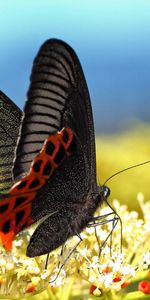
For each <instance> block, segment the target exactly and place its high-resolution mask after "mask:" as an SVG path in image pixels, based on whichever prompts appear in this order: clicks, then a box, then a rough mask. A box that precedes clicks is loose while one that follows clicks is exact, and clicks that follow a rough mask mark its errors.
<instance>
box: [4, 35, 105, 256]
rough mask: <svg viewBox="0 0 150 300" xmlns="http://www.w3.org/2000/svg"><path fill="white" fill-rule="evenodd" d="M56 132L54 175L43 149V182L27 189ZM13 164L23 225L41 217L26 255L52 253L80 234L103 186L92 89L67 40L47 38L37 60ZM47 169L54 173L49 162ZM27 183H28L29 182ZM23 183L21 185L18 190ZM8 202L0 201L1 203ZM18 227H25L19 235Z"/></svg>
mask: <svg viewBox="0 0 150 300" xmlns="http://www.w3.org/2000/svg"><path fill="white" fill-rule="evenodd" d="M63 128H64V129H67V128H68V129H69V130H70V132H69V139H68V141H70V142H71V144H70V145H69V146H68V147H70V148H65V146H64V141H63V135H60V136H61V140H60V139H59V137H60V136H58V132H61V133H62V130H63ZM55 136H57V139H56V140H55V141H54V142H56V144H57V145H58V143H60V145H61V146H59V147H58V149H59V150H60V149H61V150H60V153H59V155H58V156H57V160H56V159H55V158H56V156H55V155H54V156H55V157H52V159H51V167H52V168H53V169H54V170H55V172H52V173H53V176H51V175H50V174H51V173H49V175H48V176H47V174H44V173H43V172H44V168H45V166H46V165H45V164H46V163H47V159H46V157H47V156H46V155H47V153H45V152H44V155H43V154H42V157H41V160H42V163H41V165H42V167H41V169H40V172H39V177H38V174H36V179H39V182H40V184H41V185H40V186H39V187H38V185H37V186H34V187H33V189H32V190H30V192H29V189H28V188H29V187H30V184H32V183H31V182H29V181H30V180H31V181H32V182H33V180H34V179H35V178H34V176H35V171H36V170H37V169H39V168H40V167H39V165H40V162H39V161H40V158H39V157H38V156H39V155H41V154H39V153H40V151H41V149H46V148H42V147H45V146H43V145H45V144H44V143H47V142H45V141H46V140H47V138H48V137H49V138H50V139H53V137H55ZM16 140H17V138H16ZM57 145H56V148H57ZM62 148H63V150H62ZM51 150H52V148H51V147H50V151H51ZM68 150H69V151H68ZM42 151H43V150H42ZM42 153H43V152H42ZM53 154H54V153H53ZM62 157H63V159H61V158H62ZM12 167H13V168H12V173H13V178H12V181H13V182H14V183H15V185H14V186H13V187H12V189H11V190H10V194H11V195H12V197H13V191H14V193H16V192H17V193H18V192H19V196H20V195H21V190H22V195H28V197H30V199H29V198H28V199H27V202H26V205H25V206H24V210H25V211H26V213H27V211H28V218H27V223H26V224H22V225H29V223H30V222H31V223H33V222H36V221H39V220H41V223H40V225H39V226H38V227H37V228H36V230H35V231H34V233H33V235H32V237H31V240H30V242H29V245H28V247H27V255H28V256H31V257H33V256H38V255H42V254H45V253H48V252H50V251H52V250H53V249H56V248H57V247H58V246H60V245H62V244H63V243H64V242H65V241H66V240H67V239H68V237H70V236H73V235H76V234H79V233H80V232H81V231H82V230H83V228H85V227H86V226H87V225H88V223H89V222H90V221H91V220H92V218H93V215H94V212H95V211H96V209H97V207H98V205H100V204H101V203H102V201H103V196H104V190H103V188H102V191H101V192H100V193H99V190H98V187H97V183H96V156H95V136H94V125H93V116H92V108H91V102H90V97H89V93H88V88H87V85H86V81H85V78H84V74H83V71H82V68H81V65H80V62H79V60H78V57H77V56H76V54H75V52H74V50H73V49H72V48H71V47H70V46H69V45H67V44H66V43H64V42H63V41H60V40H56V39H51V40H48V41H47V42H45V43H44V44H43V45H42V47H41V48H40V50H39V52H38V54H37V57H36V59H35V61H34V64H33V69H32V75H31V83H30V87H29V91H28V100H27V102H26V105H25V108H24V114H23V118H22V121H21V125H20V130H19V136H18V140H17V146H16V148H15V157H14V162H13V164H12ZM51 167H50V168H51ZM46 170H47V171H45V172H48V170H49V172H50V169H49V167H48V166H47V168H46ZM37 173H38V172H37ZM32 176H33V177H32ZM33 178H34V179H33ZM24 181H27V182H28V183H26V184H27V186H25V183H24ZM19 182H20V183H19ZM19 184H21V186H23V187H22V188H21V189H20V190H18V187H19ZM27 190H28V191H27ZM28 192H29V193H28ZM32 193H33V195H34V196H33V197H32ZM11 195H10V196H11ZM14 197H15V196H14ZM8 198H9V197H8ZM31 198H32V199H31ZM12 202H13V201H12ZM4 203H5V202H4V200H3V199H1V200H0V204H1V205H3V204H4ZM1 205H0V207H1ZM28 208H30V209H29V210H28ZM14 215H15V211H14V208H13V209H12V211H11V213H10V212H9V214H7V216H8V217H9V220H10V222H14V221H13V218H14ZM3 216H4V214H3ZM4 218H5V217H4ZM42 218H44V221H42V220H43V219H42ZM1 220H2V219H1ZM1 220H0V229H1V232H2V235H3V233H4V232H3V228H2V225H3V221H1ZM13 224H14V223H13ZM13 226H14V225H13ZM19 226H20V225H19ZM20 230H21V227H19V230H18V229H17V231H16V232H15V234H16V233H17V232H18V231H20Z"/></svg>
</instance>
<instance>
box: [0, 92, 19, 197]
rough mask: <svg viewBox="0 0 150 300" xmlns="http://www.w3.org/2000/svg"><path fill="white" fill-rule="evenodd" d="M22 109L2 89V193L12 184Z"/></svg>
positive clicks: (0, 151)
mask: <svg viewBox="0 0 150 300" xmlns="http://www.w3.org/2000/svg"><path fill="white" fill-rule="evenodd" d="M21 116H22V112H21V110H20V109H19V108H18V107H17V105H15V104H14V103H13V102H12V101H11V100H10V99H9V98H8V97H7V96H6V95H5V94H4V93H3V92H2V91H0V193H5V192H7V191H8V189H9V188H10V187H11V185H12V166H13V159H14V150H15V146H16V141H17V138H18V133H19V126H20V123H21Z"/></svg>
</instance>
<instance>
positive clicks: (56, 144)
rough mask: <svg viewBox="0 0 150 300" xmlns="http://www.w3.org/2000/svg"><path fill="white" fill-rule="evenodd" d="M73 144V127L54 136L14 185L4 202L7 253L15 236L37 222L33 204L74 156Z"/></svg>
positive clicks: (1, 231) (0, 209)
mask: <svg viewBox="0 0 150 300" xmlns="http://www.w3.org/2000/svg"><path fill="white" fill-rule="evenodd" d="M73 141H74V135H73V132H72V130H71V129H70V128H63V129H62V130H61V131H60V132H57V133H56V134H54V135H50V136H49V137H48V138H47V139H46V140H45V142H44V145H43V147H42V149H41V151H40V153H39V154H38V155H37V156H36V157H35V158H34V160H33V162H32V164H31V167H30V170H29V173H28V174H27V175H26V176H25V177H23V178H22V179H21V180H20V181H19V182H17V183H15V184H14V185H13V186H12V188H11V189H10V191H9V195H8V198H6V199H2V200H1V201H0V217H1V218H0V237H1V240H2V244H3V246H5V248H6V249H7V250H11V247H12V240H13V238H14V236H15V235H16V234H17V233H18V232H20V231H21V230H23V229H24V228H25V227H27V226H29V225H31V224H32V223H34V220H33V218H32V217H31V214H32V202H33V200H34V199H35V197H36V196H38V195H37V192H38V191H39V189H40V188H42V187H43V185H44V184H45V183H46V181H47V179H48V178H50V177H51V176H52V175H53V174H54V171H55V170H56V169H57V168H58V167H59V165H60V164H61V163H62V162H63V160H64V159H65V157H66V156H69V155H71V153H72V152H71V151H72V143H73Z"/></svg>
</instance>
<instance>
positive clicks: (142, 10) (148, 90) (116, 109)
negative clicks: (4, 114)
mask: <svg viewBox="0 0 150 300" xmlns="http://www.w3.org/2000/svg"><path fill="white" fill-rule="evenodd" d="M51 37H56V38H61V39H63V40H65V41H66V42H68V43H69V44H70V45H71V46H72V47H73V48H74V49H75V51H76V52H77V54H78V56H79V58H80V61H81V63H82V66H83V69H84V71H85V75H86V79H87V82H88V86H89V90H90V94H91V99H92V106H93V111H94V119H95V124H96V129H97V131H101V132H106V131H108V132H109V131H112V130H113V131H117V130H118V129H120V128H122V127H123V126H127V123H128V122H130V121H131V120H133V119H141V120H146V121H149V120H150V1H149V0H118V1H117V0H116V1H115V0H82V1H81V0H80V1H79V0H76V1H73V0H72V1H71V0H70V1H69V0H62V1H61V0H13V1H12V0H5V1H4V0H0V39H1V50H0V54H1V55H0V89H1V90H3V91H4V92H5V93H6V94H7V95H8V96H9V97H10V98H12V100H14V101H15V102H16V103H17V104H18V106H19V107H21V108H22V107H23V105H24V101H25V99H26V92H27V89H28V85H29V76H30V72H31V67H32V61H33V59H34V57H35V55H36V53H37V51H38V49H39V47H40V45H41V44H42V43H43V42H44V41H45V40H46V39H48V38H51Z"/></svg>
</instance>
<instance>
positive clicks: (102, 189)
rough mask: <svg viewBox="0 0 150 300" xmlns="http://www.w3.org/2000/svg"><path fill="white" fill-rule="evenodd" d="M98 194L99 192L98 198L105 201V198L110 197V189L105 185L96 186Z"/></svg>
mask: <svg viewBox="0 0 150 300" xmlns="http://www.w3.org/2000/svg"><path fill="white" fill-rule="evenodd" d="M98 192H99V196H100V197H101V199H103V200H107V198H108V197H109V195H110V189H109V187H108V186H106V185H102V186H98Z"/></svg>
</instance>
